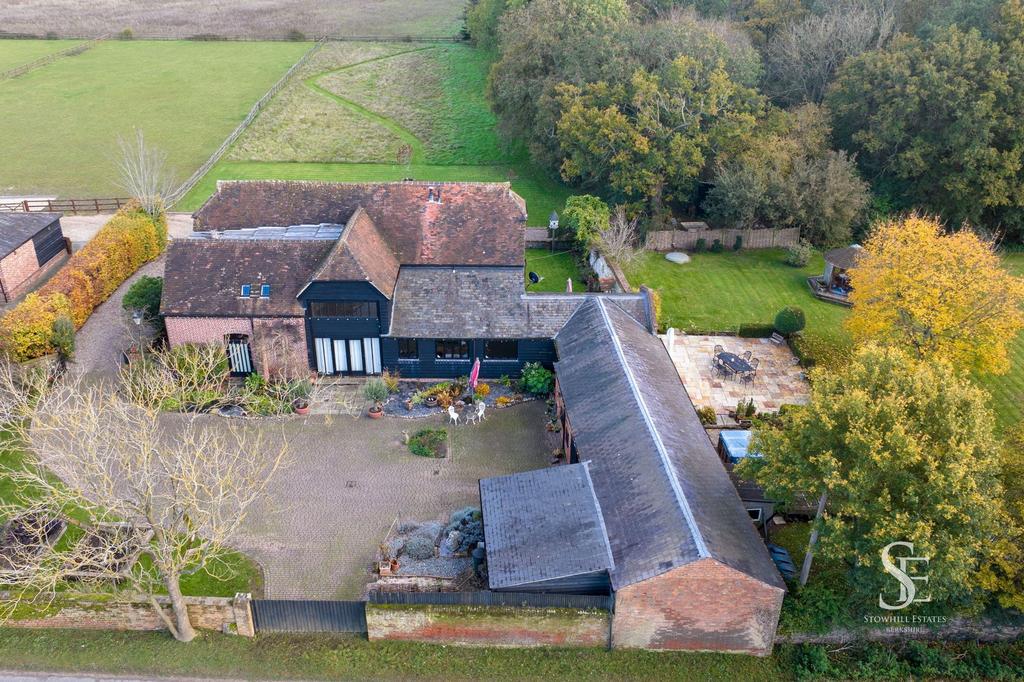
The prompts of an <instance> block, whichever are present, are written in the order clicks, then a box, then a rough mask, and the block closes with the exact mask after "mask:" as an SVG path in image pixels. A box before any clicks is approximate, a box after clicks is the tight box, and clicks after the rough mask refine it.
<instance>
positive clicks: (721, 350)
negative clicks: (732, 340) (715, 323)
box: [715, 343, 725, 358]
mask: <svg viewBox="0 0 1024 682" xmlns="http://www.w3.org/2000/svg"><path fill="white" fill-rule="evenodd" d="M724 352H725V348H724V347H723V346H721V345H719V344H717V343H716V344H715V357H716V358H717V357H718V356H719V355H721V354H722V353H724Z"/></svg>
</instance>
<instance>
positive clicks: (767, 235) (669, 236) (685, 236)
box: [645, 227, 800, 251]
mask: <svg viewBox="0 0 1024 682" xmlns="http://www.w3.org/2000/svg"><path fill="white" fill-rule="evenodd" d="M736 237H741V238H742V239H743V245H742V248H744V249H769V248H772V247H776V246H795V245H796V244H798V243H799V242H800V229H799V228H796V227H786V228H781V229H770V228H765V229H759V230H737V229H710V228H709V229H706V230H658V231H655V232H648V233H647V242H646V244H645V248H646V249H647V250H648V251H673V250H692V249H694V248H695V247H696V246H697V241H698V240H700V239H703V240H704V246H705V248H711V246H712V244H714V243H715V240H718V241H719V242H721V244H722V246H723V247H724V248H726V249H732V248H733V245H734V244H735V243H736Z"/></svg>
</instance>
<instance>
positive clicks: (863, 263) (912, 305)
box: [847, 216, 1024, 374]
mask: <svg viewBox="0 0 1024 682" xmlns="http://www.w3.org/2000/svg"><path fill="white" fill-rule="evenodd" d="M850 285H851V286H852V287H853V292H852V293H851V294H850V300H851V302H852V303H853V313H852V314H851V315H850V317H849V319H848V320H847V327H848V329H849V330H850V332H851V333H852V334H853V337H854V339H855V340H856V341H858V342H864V341H878V342H880V343H886V344H893V345H897V346H899V347H902V348H904V349H906V350H908V351H909V352H911V353H913V354H914V355H916V356H917V357H918V358H927V357H934V358H940V359H944V360H948V361H949V362H950V363H952V364H953V365H954V366H955V367H958V368H968V369H977V370H981V371H984V372H989V373H993V374H1003V373H1005V372H1006V371H1007V370H1008V369H1009V361H1008V357H1007V346H1008V344H1010V343H1011V342H1012V341H1013V340H1014V339H1015V338H1016V336H1017V334H1018V333H1019V332H1020V330H1021V329H1022V328H1024V310H1022V305H1024V280H1021V279H1020V278H1018V277H1015V276H1013V275H1011V274H1010V273H1009V272H1007V271H1006V270H1005V269H1004V268H1003V267H1002V264H1001V263H1000V260H999V256H998V255H997V254H996V252H995V249H994V246H993V244H992V243H991V242H989V241H986V240H984V239H982V238H980V237H979V236H978V235H976V234H974V233H973V232H970V231H969V230H966V229H963V230H958V231H955V232H950V233H947V232H945V230H944V229H943V227H942V226H941V225H940V224H939V223H938V222H937V221H935V220H933V219H930V218H924V217H920V216H911V217H909V218H906V219H904V220H897V221H889V222H885V223H881V224H879V225H878V226H877V227H876V228H875V230H874V232H873V233H872V234H871V237H870V238H869V239H868V241H867V242H866V244H865V245H864V250H863V251H862V252H861V254H860V256H859V257H858V259H857V265H856V267H855V268H853V269H852V270H851V271H850Z"/></svg>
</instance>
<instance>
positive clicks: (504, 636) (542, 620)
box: [366, 603, 610, 647]
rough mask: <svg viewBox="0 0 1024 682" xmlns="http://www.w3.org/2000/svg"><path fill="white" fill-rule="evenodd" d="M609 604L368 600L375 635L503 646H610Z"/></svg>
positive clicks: (369, 624)
mask: <svg viewBox="0 0 1024 682" xmlns="http://www.w3.org/2000/svg"><path fill="white" fill-rule="evenodd" d="M609 618H610V614H609V613H608V612H607V611H604V610H580V609H566V608H521V607H509V606H465V605H451V606H449V605H433V604H431V605H425V604H415V605H409V604H373V603H369V604H367V605H366V627H367V630H368V636H369V638H370V640H371V641H372V640H378V639H397V640H406V641H414V642H426V643H429V644H453V645H461V646H499V647H543V646H562V647H574V646H579V647H606V646H608V632H609Z"/></svg>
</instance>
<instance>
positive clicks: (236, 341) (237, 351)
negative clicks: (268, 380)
mask: <svg viewBox="0 0 1024 682" xmlns="http://www.w3.org/2000/svg"><path fill="white" fill-rule="evenodd" d="M228 364H229V366H230V367H231V374H232V375H233V376H236V377H237V376H246V375H248V374H252V353H250V352H249V337H248V336H245V335H242V334H232V335H231V336H229V337H228Z"/></svg>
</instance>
